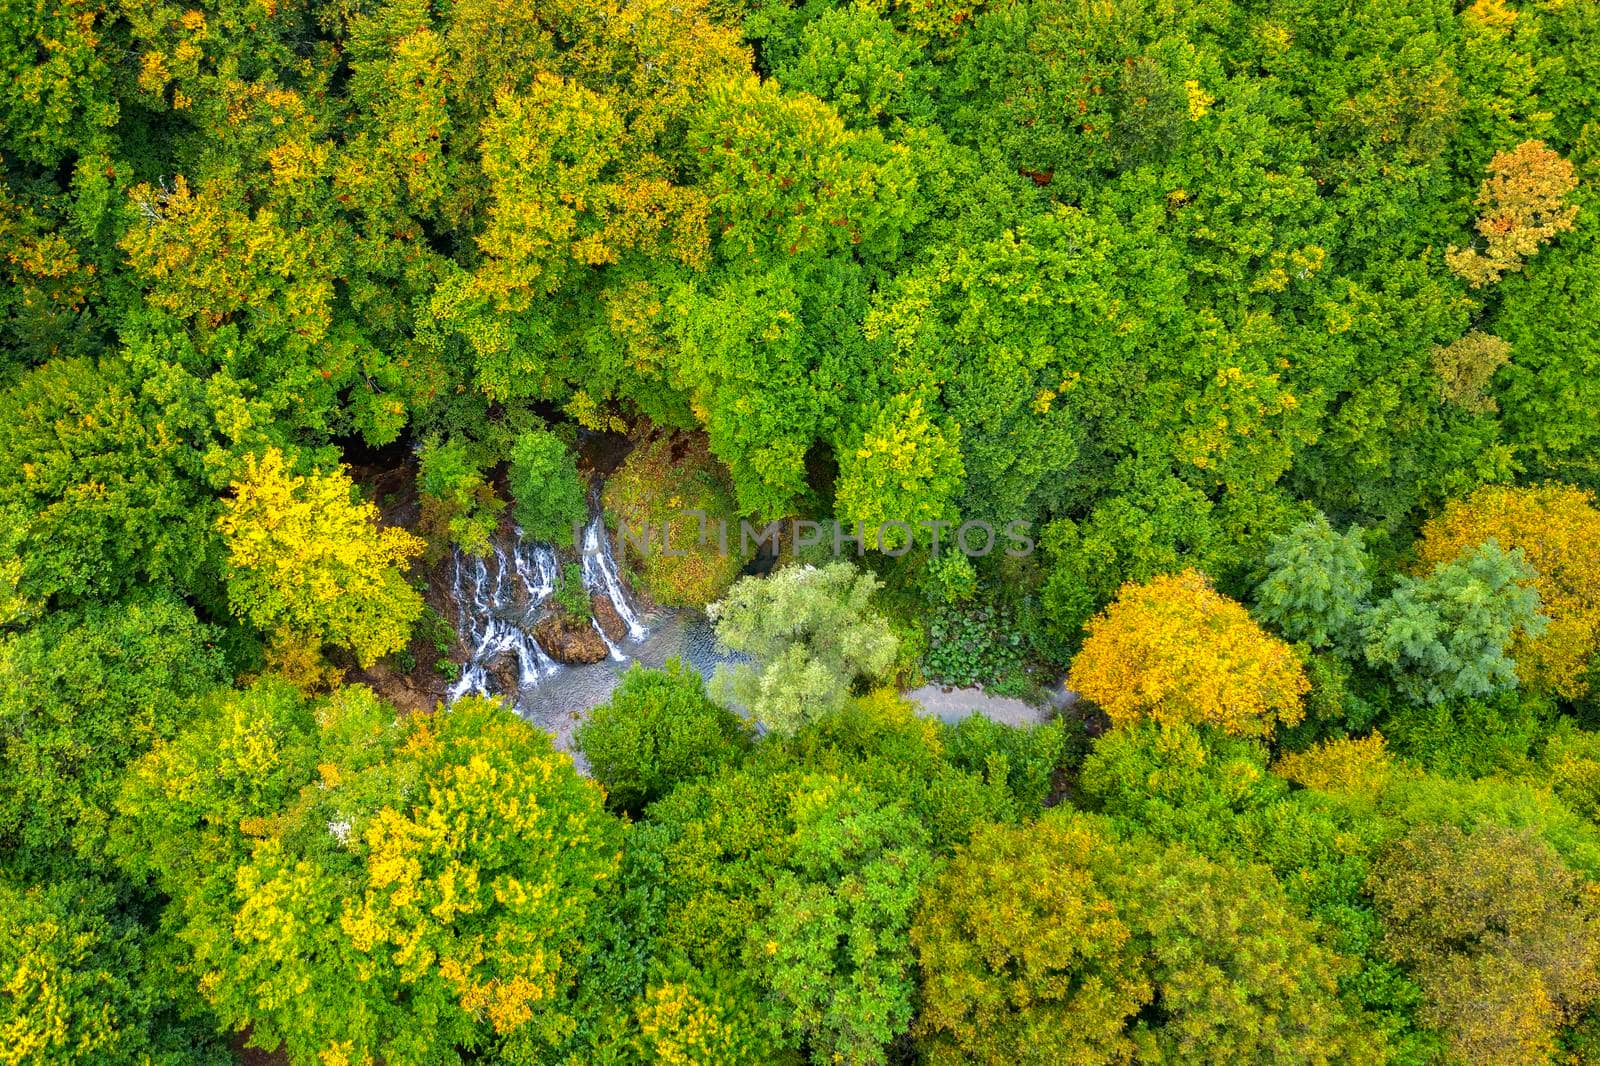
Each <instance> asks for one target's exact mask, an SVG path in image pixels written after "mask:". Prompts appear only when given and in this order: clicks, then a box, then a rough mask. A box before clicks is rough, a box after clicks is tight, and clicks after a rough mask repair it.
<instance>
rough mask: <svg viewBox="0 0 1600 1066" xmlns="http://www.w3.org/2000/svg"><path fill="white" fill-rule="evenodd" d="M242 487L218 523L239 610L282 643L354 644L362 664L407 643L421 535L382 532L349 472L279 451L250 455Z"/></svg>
mask: <svg viewBox="0 0 1600 1066" xmlns="http://www.w3.org/2000/svg"><path fill="white" fill-rule="evenodd" d="M233 493H234V495H233V499H231V500H229V501H228V502H227V504H226V506H225V509H224V513H223V515H222V517H221V518H220V519H219V520H218V523H217V524H218V527H219V528H220V529H221V530H222V535H223V537H224V538H225V539H226V541H227V545H228V599H229V602H230V604H231V606H232V608H233V612H234V613H235V614H237V615H238V616H239V617H241V618H247V619H249V620H250V621H251V622H253V623H254V624H256V625H258V626H260V627H261V628H262V629H264V630H267V631H268V632H271V633H273V634H274V635H275V637H277V638H278V639H279V640H280V641H291V642H292V641H297V640H298V641H304V640H307V639H309V640H312V641H315V642H317V643H319V644H337V645H340V646H342V647H346V648H350V649H351V650H352V651H354V652H355V653H356V657H357V659H359V660H360V661H361V663H362V665H369V664H371V663H372V662H374V661H376V660H377V659H379V658H380V657H382V656H384V655H387V654H389V653H390V652H393V651H397V650H399V649H400V648H402V647H404V646H405V643H406V641H407V640H408V639H409V637H410V634H411V627H412V625H413V623H415V622H416V620H417V618H418V617H419V616H420V615H421V613H422V596H421V594H420V593H418V592H417V591H416V590H415V589H413V588H412V587H411V586H410V585H408V584H407V583H406V580H405V575H404V573H403V572H402V568H403V567H404V566H405V565H406V564H407V563H409V562H410V560H411V559H412V558H413V557H414V556H416V555H417V554H419V553H420V552H421V551H422V546H423V545H422V541H421V540H420V539H419V538H417V537H415V536H413V535H412V534H410V533H407V532H406V531H405V530H403V529H378V528H377V525H376V522H377V518H378V509H377V508H376V507H374V506H373V505H372V504H371V503H367V502H365V501H360V500H356V499H354V498H353V497H352V493H351V483H350V479H349V478H348V477H347V476H345V474H344V473H343V472H335V473H332V474H313V475H311V476H309V477H300V476H298V475H296V474H293V473H291V472H290V471H289V469H288V467H287V465H286V464H285V462H284V457H283V452H281V451H279V450H278V449H277V448H270V449H268V450H267V452H266V454H265V455H263V456H262V457H261V458H260V459H257V458H255V457H254V456H251V457H250V458H248V459H247V460H246V464H245V472H244V476H243V477H242V478H241V479H240V480H238V481H235V482H234V483H233Z"/></svg>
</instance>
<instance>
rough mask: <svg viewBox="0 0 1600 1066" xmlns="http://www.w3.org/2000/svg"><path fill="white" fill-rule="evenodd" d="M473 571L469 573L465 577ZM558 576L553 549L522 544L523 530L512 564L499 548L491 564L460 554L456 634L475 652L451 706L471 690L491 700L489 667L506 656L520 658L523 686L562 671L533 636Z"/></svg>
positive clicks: (454, 691) (453, 688) (452, 695)
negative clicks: (532, 630)
mask: <svg viewBox="0 0 1600 1066" xmlns="http://www.w3.org/2000/svg"><path fill="white" fill-rule="evenodd" d="M468 570H470V575H467V574H465V573H464V571H468ZM508 570H509V571H511V574H510V576H511V577H512V578H513V580H512V581H510V582H508V581H507V580H506V578H507V576H508V574H507V571H508ZM557 572H558V571H557V567H556V555H555V552H554V551H552V550H551V549H550V547H549V546H548V545H545V544H539V543H537V542H534V541H525V540H523V539H522V533H521V531H520V530H519V531H518V532H517V538H516V540H515V541H514V542H513V543H512V545H511V553H510V562H508V561H507V553H506V550H505V549H504V548H502V547H500V546H499V545H496V546H495V549H494V560H493V563H492V564H491V563H490V561H489V560H487V559H483V558H480V557H474V556H464V555H462V554H461V553H460V552H459V551H458V552H456V557H455V576H454V580H453V591H454V593H455V599H456V612H457V624H458V628H457V632H458V633H460V635H461V636H462V638H463V639H464V640H465V641H466V642H467V644H468V646H469V647H470V648H471V649H472V650H471V652H470V653H469V654H468V656H467V661H466V663H465V664H463V665H462V667H461V676H460V677H459V678H458V679H457V680H456V683H455V684H454V685H452V686H451V687H450V694H449V695H450V700H451V702H454V701H455V700H458V699H460V698H461V697H462V696H465V695H466V694H467V693H469V692H476V693H478V694H479V695H482V696H487V695H488V694H489V667H490V666H491V665H492V664H493V663H494V661H495V660H496V659H498V658H499V657H500V656H502V655H504V654H505V653H506V652H511V653H512V654H514V655H515V656H516V657H517V669H518V670H519V672H520V675H521V679H522V683H523V684H530V683H536V682H537V681H538V679H539V678H542V677H548V676H550V675H551V674H554V673H555V672H556V671H557V670H559V669H560V668H561V667H560V666H559V665H558V664H557V663H556V662H555V660H553V659H551V658H550V656H548V655H546V654H545V652H544V649H543V648H541V647H539V644H538V642H537V641H535V640H534V639H533V637H532V636H531V635H530V630H531V629H532V627H533V623H534V621H536V620H537V618H538V616H539V613H540V611H541V610H542V609H543V607H544V602H545V601H546V600H547V599H549V598H550V595H551V593H553V592H555V589H556V574H557Z"/></svg>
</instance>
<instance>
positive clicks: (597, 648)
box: [533, 614, 606, 663]
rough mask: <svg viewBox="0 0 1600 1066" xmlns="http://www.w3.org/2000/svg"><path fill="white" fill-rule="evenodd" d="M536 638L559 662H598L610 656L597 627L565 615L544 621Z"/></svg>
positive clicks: (549, 654)
mask: <svg viewBox="0 0 1600 1066" xmlns="http://www.w3.org/2000/svg"><path fill="white" fill-rule="evenodd" d="M533 639H534V640H537V641H538V642H539V647H541V648H543V649H544V651H545V654H546V655H548V656H550V658H552V659H554V660H555V661H556V662H558V663H597V662H599V661H600V660H602V659H604V658H605V657H606V642H605V641H604V640H602V639H601V638H600V634H599V633H598V632H596V631H595V628H594V626H592V625H590V624H589V623H588V622H587V621H582V622H580V621H578V620H576V619H573V618H568V617H566V616H565V615H561V614H552V615H547V616H546V617H544V618H542V619H540V621H539V624H538V625H536V626H534V627H533Z"/></svg>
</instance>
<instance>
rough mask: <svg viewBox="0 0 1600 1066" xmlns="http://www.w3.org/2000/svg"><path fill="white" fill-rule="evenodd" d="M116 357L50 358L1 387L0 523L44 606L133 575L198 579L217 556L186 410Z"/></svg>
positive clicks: (33, 599)
mask: <svg viewBox="0 0 1600 1066" xmlns="http://www.w3.org/2000/svg"><path fill="white" fill-rule="evenodd" d="M132 378H133V374H132V368H131V367H130V366H128V365H126V364H124V363H123V362H121V361H119V360H111V359H108V360H105V361H103V362H101V363H100V364H99V365H98V366H97V365H96V364H94V363H92V362H90V361H88V360H84V359H58V360H54V361H52V362H50V363H46V364H45V365H44V366H41V367H38V368H37V369H34V370H32V371H29V372H28V373H27V374H24V375H23V376H22V377H21V378H20V379H18V380H17V381H16V382H15V383H14V384H13V385H12V387H11V388H9V389H8V390H6V391H5V392H4V393H0V424H4V426H5V432H4V433H0V526H3V527H5V528H7V529H8V531H9V532H10V534H11V535H12V536H14V537H15V538H16V545H15V549H16V558H17V560H18V563H19V570H20V572H19V574H18V577H17V581H16V584H17V588H18V591H19V592H20V593H21V594H22V596H23V597H24V598H25V600H26V601H27V602H29V603H31V604H33V605H34V608H35V609H37V607H38V606H40V605H43V604H44V603H46V602H49V601H51V600H52V599H56V598H59V599H61V600H65V601H71V600H80V601H81V600H83V599H86V598H91V597H101V596H105V597H109V596H115V595H117V594H119V593H120V592H122V591H124V590H126V589H128V588H130V587H132V586H133V585H135V584H137V583H140V582H152V583H157V584H172V585H177V586H179V587H185V586H190V585H193V584H195V583H197V582H198V580H199V579H200V575H201V574H202V573H203V572H204V569H205V568H206V566H207V564H208V563H210V562H212V561H213V560H214V558H215V554H216V553H215V549H214V539H213V535H212V532H211V530H210V528H209V527H210V521H209V518H210V515H212V514H213V513H214V508H215V503H214V501H213V499H212V497H211V494H210V493H209V491H208V490H207V488H206V486H205V471H204V469H203V466H202V462H201V456H200V450H199V449H200V447H201V446H203V445H204V444H208V443H209V441H208V440H205V439H204V437H202V436H201V435H200V433H199V432H197V427H196V426H195V425H194V413H193V412H192V410H191V411H184V410H182V405H184V404H185V403H187V398H182V399H179V398H176V397H175V398H174V399H178V401H179V402H178V405H177V406H178V407H179V410H178V411H172V410H167V409H164V405H163V404H161V402H160V399H159V396H152V395H150V391H156V390H159V388H160V383H158V382H155V381H151V382H149V383H148V385H149V388H150V391H146V389H145V388H141V387H140V386H137V385H135V384H134V382H133V380H132Z"/></svg>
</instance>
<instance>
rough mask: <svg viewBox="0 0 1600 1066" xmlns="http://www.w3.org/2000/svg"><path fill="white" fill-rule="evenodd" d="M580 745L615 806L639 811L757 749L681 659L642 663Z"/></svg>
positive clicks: (595, 715) (584, 728) (591, 719)
mask: <svg viewBox="0 0 1600 1066" xmlns="http://www.w3.org/2000/svg"><path fill="white" fill-rule="evenodd" d="M574 739H575V740H576V741H577V744H578V747H579V749H580V750H581V751H582V752H583V755H584V758H585V759H587V760H588V761H589V766H590V769H591V770H592V771H593V773H594V776H595V780H597V781H599V782H600V784H601V785H603V786H604V787H605V790H606V799H607V802H608V803H609V804H610V805H611V806H612V807H614V808H618V809H621V810H628V811H633V812H638V811H640V810H642V809H644V807H645V806H647V805H648V804H650V803H652V802H654V801H655V800H658V799H660V798H661V797H662V796H665V795H666V794H667V793H668V792H671V791H672V789H673V788H675V787H676V786H677V785H679V784H680V783H682V782H684V781H688V780H692V779H693V778H696V777H700V776H703V775H706V774H710V773H714V772H716V771H717V770H719V769H721V768H722V767H723V766H724V765H726V764H728V763H730V762H734V761H736V760H737V759H738V758H739V756H740V753H741V752H742V751H743V750H744V749H745V747H747V746H748V743H749V741H748V738H747V737H746V735H745V728H744V724H743V723H742V722H741V721H740V719H739V717H738V716H737V715H735V714H734V713H733V712H732V711H729V710H727V709H725V708H723V707H720V706H718V705H717V704H715V703H713V702H712V701H711V700H710V699H708V698H707V697H706V692H705V683H704V682H703V681H702V680H701V678H700V675H699V674H698V673H696V672H695V671H694V670H693V668H691V667H688V666H685V665H684V664H683V663H682V662H680V661H679V660H677V659H668V660H667V664H666V667H665V669H662V670H646V669H644V668H643V667H641V666H639V665H637V664H635V665H634V667H633V668H632V669H631V670H629V671H628V672H627V673H626V674H625V675H623V678H622V684H620V685H618V686H617V688H616V691H614V692H613V693H612V694H611V698H610V699H609V700H607V701H606V702H605V703H602V704H601V705H600V706H598V707H596V708H594V709H593V710H591V711H590V712H589V715H588V717H587V718H585V719H584V722H583V724H582V725H581V726H579V727H578V731H577V733H576V734H575V735H574Z"/></svg>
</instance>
